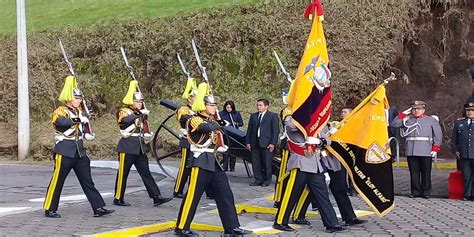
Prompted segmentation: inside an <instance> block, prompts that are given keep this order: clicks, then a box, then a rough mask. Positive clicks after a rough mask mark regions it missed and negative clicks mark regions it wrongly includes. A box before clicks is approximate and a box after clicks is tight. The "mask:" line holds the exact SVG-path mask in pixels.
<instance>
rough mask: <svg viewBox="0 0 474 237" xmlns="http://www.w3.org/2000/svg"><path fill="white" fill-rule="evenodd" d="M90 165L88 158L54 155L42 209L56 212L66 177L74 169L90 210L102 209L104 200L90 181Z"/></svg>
mask: <svg viewBox="0 0 474 237" xmlns="http://www.w3.org/2000/svg"><path fill="white" fill-rule="evenodd" d="M90 164H91V161H90V160H89V157H82V158H81V157H79V154H77V153H76V156H75V157H67V156H62V155H61V154H54V172H53V177H52V178H51V181H50V183H49V186H48V192H47V193H46V198H45V200H44V209H45V210H47V211H57V210H58V204H59V198H60V196H61V191H62V190H63V186H64V181H66V177H67V175H68V174H69V172H70V171H71V169H74V173H76V176H77V179H78V180H79V183H80V184H81V187H82V190H83V191H84V194H85V195H86V197H87V200H88V201H89V203H90V204H91V206H92V209H93V210H96V209H98V208H101V207H104V206H105V203H104V199H102V196H101V195H100V193H99V191H97V189H96V188H95V187H94V182H93V181H92V176H91V166H90Z"/></svg>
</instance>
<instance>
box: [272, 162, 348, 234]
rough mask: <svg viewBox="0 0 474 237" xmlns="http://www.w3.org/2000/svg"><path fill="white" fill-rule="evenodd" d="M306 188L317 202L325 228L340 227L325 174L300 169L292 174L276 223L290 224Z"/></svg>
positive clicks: (292, 171) (294, 170)
mask: <svg viewBox="0 0 474 237" xmlns="http://www.w3.org/2000/svg"><path fill="white" fill-rule="evenodd" d="M305 187H308V189H309V193H310V195H313V196H314V198H315V199H316V201H317V205H318V206H317V207H318V209H319V213H320V214H321V219H322V221H323V224H324V226H325V227H326V228H333V227H334V226H335V225H338V224H339V222H338V220H337V216H336V212H335V211H334V208H333V207H332V205H331V202H330V201H329V191H328V188H327V186H326V180H325V177H324V174H323V173H308V172H303V171H300V170H299V169H293V170H291V172H290V177H289V179H288V184H287V187H286V190H285V194H284V196H283V200H282V202H281V205H280V207H279V208H278V211H277V214H276V217H275V223H276V224H283V225H286V224H288V222H289V219H290V214H291V212H292V211H293V209H294V208H295V205H296V204H297V202H298V200H299V199H300V197H301V196H302V195H303V190H304V188H305Z"/></svg>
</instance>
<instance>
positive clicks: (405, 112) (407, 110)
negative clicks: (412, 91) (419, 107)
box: [402, 107, 411, 115]
mask: <svg viewBox="0 0 474 237" xmlns="http://www.w3.org/2000/svg"><path fill="white" fill-rule="evenodd" d="M402 114H406V115H409V114H411V107H410V108H408V109H406V110H404V111H403V112H402Z"/></svg>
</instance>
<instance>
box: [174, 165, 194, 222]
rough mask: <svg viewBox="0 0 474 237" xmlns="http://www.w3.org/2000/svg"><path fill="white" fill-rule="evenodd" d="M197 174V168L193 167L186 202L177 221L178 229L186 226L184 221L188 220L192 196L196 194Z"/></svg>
mask: <svg viewBox="0 0 474 237" xmlns="http://www.w3.org/2000/svg"><path fill="white" fill-rule="evenodd" d="M198 174H199V167H193V168H192V169H191V179H190V180H189V187H188V192H187V193H186V197H185V199H186V200H185V201H184V207H183V213H182V214H181V219H180V220H178V221H179V223H178V228H179V229H183V228H184V224H186V220H187V219H188V215H189V208H191V204H192V203H193V199H194V195H195V193H196V184H197V178H198Z"/></svg>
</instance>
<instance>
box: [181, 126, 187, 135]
mask: <svg viewBox="0 0 474 237" xmlns="http://www.w3.org/2000/svg"><path fill="white" fill-rule="evenodd" d="M180 131H181V135H183V136H186V135H188V130H186V129H184V128H181V130H180Z"/></svg>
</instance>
